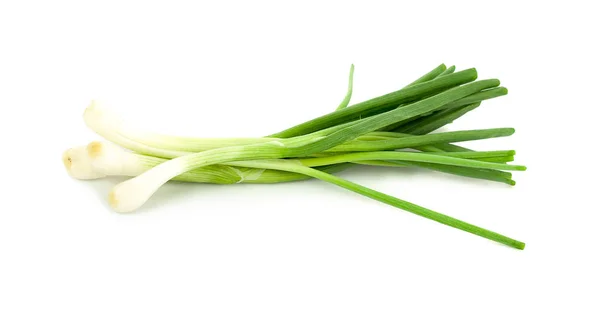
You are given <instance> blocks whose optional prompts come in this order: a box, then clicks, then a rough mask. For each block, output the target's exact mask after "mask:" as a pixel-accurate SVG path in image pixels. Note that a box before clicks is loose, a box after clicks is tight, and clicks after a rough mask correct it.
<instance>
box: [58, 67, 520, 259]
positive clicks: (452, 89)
mask: <svg viewBox="0 0 600 315" xmlns="http://www.w3.org/2000/svg"><path fill="white" fill-rule="evenodd" d="M353 76H354V65H352V66H351V67H350V73H349V76H348V89H347V92H346V95H345V97H344V99H343V100H342V102H341V103H340V104H339V105H338V107H337V110H336V111H334V112H332V113H329V114H326V115H323V116H321V117H318V118H315V119H312V120H310V121H307V122H304V123H302V124H299V125H296V126H294V127H291V128H288V129H286V130H284V131H281V132H278V133H275V134H273V135H271V136H268V137H257V138H191V137H176V136H170V135H163V134H155V133H150V132H145V131H141V130H136V129H134V128H131V127H130V126H129V125H127V124H125V123H124V122H123V121H122V120H121V119H120V118H119V117H118V116H117V115H115V114H114V113H112V112H110V111H109V110H107V109H106V108H104V107H102V106H100V105H98V104H95V103H92V105H90V106H89V107H88V108H87V109H86V111H85V113H84V120H85V122H86V124H87V125H88V126H89V127H90V128H91V129H93V130H94V131H96V132H97V133H98V134H100V135H101V136H103V137H104V138H106V139H107V140H109V141H111V142H113V143H115V144H116V145H112V144H109V143H99V142H94V143H91V144H90V145H88V146H87V147H76V148H73V149H70V150H68V151H66V152H65V154H64V155H63V162H64V164H65V167H66V168H67V171H68V172H69V174H70V175H71V176H73V177H75V178H80V179H94V178H101V177H105V176H132V177H133V178H131V179H129V180H126V181H124V182H122V183H120V184H118V185H117V186H115V187H114V189H113V190H112V191H111V192H110V194H109V202H110V204H111V206H112V207H113V208H114V209H115V210H116V211H118V212H131V211H134V210H136V209H137V208H139V207H140V206H141V205H143V204H144V202H145V201H146V200H147V199H148V198H150V197H151V196H152V194H153V193H154V192H155V191H156V190H157V189H159V188H160V187H161V186H162V185H163V184H164V183H166V182H167V181H169V180H179V181H187V182H201V183H214V184H234V183H278V182H286V181H296V180H304V179H307V178H311V177H312V178H317V179H320V180H323V181H326V182H329V183H332V184H335V185H337V186H340V187H343V188H346V189H348V190H351V191H354V192H356V193H359V194H361V195H364V196H367V197H370V198H372V199H375V200H378V201H381V202H384V203H387V204H389V205H392V206H394V207H397V208H401V209H404V210H407V211H409V212H412V213H415V214H418V215H420V216H423V217H426V218H429V219H431V220H434V221H437V222H440V223H443V224H445V225H448V226H452V227H455V228H457V229H461V230H464V231H467V232H470V233H473V234H476V235H479V236H482V237H484V238H487V239H490V240H494V241H497V242H500V243H503V244H506V245H509V246H512V247H514V248H518V249H523V248H524V246H525V245H524V243H522V242H519V241H516V240H514V239H511V238H508V237H506V236H503V235H500V234H498V233H495V232H491V231H489V230H486V229H483V228H480V227H477V226H474V225H471V224H468V223H466V222H463V221H460V220H458V219H454V218H452V217H449V216H446V215H443V214H440V213H437V212H434V211H432V210H429V209H426V208H423V207H420V206H417V205H415V204H412V203H409V202H407V201H403V200H401V199H398V198H395V197H392V196H388V195H386V194H383V193H380V192H377V191H375V190H372V189H369V188H366V187H363V186H361V185H358V184H355V183H352V182H349V181H347V180H344V179H341V178H339V177H337V176H335V175H333V173H335V172H339V171H342V170H344V169H347V168H349V167H352V165H355V164H366V165H374V166H380V167H393V168H395V167H419V168H425V169H430V170H435V171H439V172H444V173H448V174H454V175H459V176H465V177H471V178H477V179H483V180H490V181H495V182H500V183H505V184H508V185H514V184H515V182H514V181H513V180H512V174H511V173H510V172H508V171H524V170H525V169H526V168H525V166H521V165H512V164H507V163H508V162H512V161H513V160H514V154H515V152H514V151H512V150H504V151H473V150H470V149H467V148H464V147H461V146H457V145H455V144H454V143H457V142H462V141H472V140H483V139H490V138H496V137H506V136H510V135H512V134H513V133H514V129H512V128H495V129H480V130H463V131H451V132H442V133H434V134H431V133H430V132H432V131H434V130H436V129H439V128H440V127H443V126H445V125H447V124H449V123H452V122H453V121H454V120H456V119H458V118H459V117H461V116H463V115H465V114H467V113H469V112H471V111H473V110H474V109H475V108H477V107H478V106H479V105H480V104H481V102H482V101H485V100H487V99H491V98H495V97H498V96H502V95H504V94H506V93H507V90H506V88H503V87H499V85H500V81H498V80H496V79H489V80H479V81H476V79H477V72H476V70H475V69H467V70H463V71H459V72H455V67H454V66H452V67H449V68H446V66H445V65H443V64H442V65H440V66H438V67H436V68H435V69H433V70H432V71H430V72H428V73H426V74H425V75H423V76H421V77H420V78H419V79H417V80H415V81H413V82H412V83H410V84H409V85H407V86H406V87H404V88H402V89H400V90H398V91H395V92H392V93H389V94H386V95H383V96H380V97H377V98H374V99H371V100H368V101H365V102H361V103H359V104H355V105H353V106H348V105H349V103H350V99H351V97H352V91H353ZM119 146H120V147H123V148H126V149H129V150H131V151H133V152H128V151H125V150H123V149H122V148H120V147H119ZM407 150H408V151H407ZM411 150H412V151H411ZM414 150H417V152H415V151H414Z"/></svg>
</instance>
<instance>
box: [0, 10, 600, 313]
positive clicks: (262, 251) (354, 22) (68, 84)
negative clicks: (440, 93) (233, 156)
mask: <svg viewBox="0 0 600 315" xmlns="http://www.w3.org/2000/svg"><path fill="white" fill-rule="evenodd" d="M592 4H593V2H592V1H588V2H583V1H560V2H559V1H556V2H554V1H550V2H548V1H539V2H537V1H518V2H517V1H515V2H513V1H508V2H507V1H502V2H498V1H495V2H483V1H473V2H461V1H439V2H421V1H409V2H398V1H394V2H391V3H389V4H383V3H376V2H373V1H368V2H367V1H365V2H364V3H362V4H353V3H347V2H339V3H333V2H332V3H325V2H321V1H319V2H316V3H311V4H309V3H308V2H302V3H297V4H294V5H292V4H282V3H277V2H274V3H263V2H260V1H248V2H246V3H242V2H240V3H237V2H222V3H221V4H219V5H215V4H208V3H200V2H196V1H189V2H180V1H163V2H156V1H139V2H133V1H115V2H109V1H97V2H89V1H72V2H65V1H39V2H32V1H3V2H1V4H0V106H2V115H0V128H1V129H2V145H3V149H2V158H1V159H2V162H3V163H2V175H3V179H4V181H3V185H2V197H3V198H2V199H3V200H2V210H0V256H1V257H0V313H2V314H50V313H56V314H398V313H404V314H541V313H548V312H551V311H552V312H557V313H562V314H565V313H573V314H575V313H576V314H598V313H599V312H600V306H599V304H598V300H597V297H598V293H599V291H600V290H599V287H598V281H599V280H600V278H599V272H598V267H599V263H600V260H599V259H598V258H597V252H598V240H600V232H598V230H599V228H598V220H599V219H600V216H599V215H598V211H600V207H598V205H597V198H596V197H597V191H598V184H597V177H598V175H600V174H599V172H598V157H597V155H595V154H596V153H597V151H598V150H597V147H595V145H596V144H597V143H598V140H597V137H596V136H597V127H596V126H595V125H596V121H597V115H595V114H594V113H595V112H597V109H598V106H600V104H599V102H598V97H597V95H598V93H597V89H598V73H599V70H600V69H599V66H598V64H599V62H598V56H599V55H600V51H599V50H598V48H597V38H598V34H597V30H598V29H600V25H599V24H600V23H598V18H597V16H596V13H597V10H594V8H593V5H592ZM441 62H445V63H446V64H447V65H448V66H450V65H452V64H456V65H457V66H458V67H459V68H460V69H465V68H469V67H477V69H478V71H479V74H480V78H494V77H496V78H500V79H501V80H502V82H503V85H504V86H506V87H508V88H509V91H510V93H509V95H508V96H506V97H503V98H501V99H495V100H491V101H488V102H485V103H484V104H483V105H482V106H481V107H480V108H478V109H477V110H476V111H474V112H472V113H470V114H468V115H467V116H465V117H464V118H462V119H460V120H459V121H457V122H455V123H454V124H452V125H451V126H449V127H448V128H447V130H461V129H475V128H491V127H515V128H516V129H517V133H516V134H515V135H514V136H512V137H509V138H503V139H496V140H488V141H485V142H480V143H469V144H468V146H470V147H472V148H478V149H516V150H517V152H518V154H517V162H518V163H520V164H525V165H527V166H529V170H528V171H527V172H525V173H519V174H515V178H516V180H517V182H518V183H517V186H515V187H508V186H503V185H501V184H496V183H488V182H482V181H477V180H470V179H463V178H457V177H453V176H450V175H444V174H438V173H433V172H429V171H417V170H401V169H399V170H396V169H394V170H390V169H379V168H365V167H358V168H355V169H352V170H349V171H346V172H344V173H343V174H342V176H343V177H344V178H347V179H350V180H353V181H356V182H358V183H361V184H363V185H366V186H368V187H372V188H375V189H378V190H381V191H383V192H386V193H389V194H391V195H394V196H397V197H400V198H403V199H406V200H409V201H412V202H415V203H417V204H421V205H423V206H426V207H429V208H431V209H435V210H438V211H441V212H443V213H446V214H449V215H452V216H455V217H457V218H460V219H463V220H466V221H468V222H471V223H474V224H478V225H480V226H483V227H486V228H489V229H492V230H495V231H498V232H501V233H503V234H506V235H508V236H511V237H514V238H517V239H519V240H523V241H525V242H526V243H527V248H526V249H525V250H524V251H518V250H514V249H511V248H509V247H506V246H502V245H498V244H495V243H493V242H491V241H487V240H485V239H481V238H478V237H476V236H473V235H470V234H467V233H464V232H461V231H458V230H455V229H452V228H448V227H445V226H442V225H440V224H437V223H435V222H431V221H428V220H426V219H423V218H420V217H417V216H415V215H412V214H410V213H407V212H403V211H399V210H396V209H394V208H391V207H389V206H386V205H383V204H379V203H377V202H375V201H372V200H369V199H366V198H364V197H362V196H358V195H355V194H353V193H350V192H347V191H344V190H342V189H340V188H338V187H335V186H331V185H329V184H326V183H322V182H318V181H314V180H313V181H307V182H300V183H290V184H280V185H268V186H252V185H232V186H211V185H193V184H177V183H175V184H168V185H166V186H165V187H163V188H162V189H161V190H160V191H159V192H158V193H157V194H156V195H155V196H154V197H153V198H152V199H151V201H150V202H149V203H148V204H147V205H146V206H145V207H144V208H143V209H142V210H141V211H139V212H138V213H135V214H132V215H119V214H116V213H114V212H112V211H111V210H110V209H109V207H108V205H107V203H106V201H105V200H106V198H105V197H106V195H107V193H108V191H109V190H110V188H111V187H112V186H113V185H115V184H116V183H118V182H120V181H121V180H123V179H121V178H111V179H107V180H98V181H89V182H82V181H77V180H73V179H71V178H70V177H68V175H67V174H66V172H65V171H64V168H63V166H62V163H61V154H62V152H63V151H64V150H65V149H67V148H69V147H70V146H74V145H82V144H86V143H87V142H89V141H91V140H96V139H98V136H96V135H95V134H93V133H92V132H91V131H89V130H87V129H86V127H85V125H84V124H83V121H82V119H81V114H82V112H83V110H84V108H85V107H86V106H87V104H88V103H89V101H90V100H91V99H94V98H95V99H100V100H103V101H104V102H105V103H107V104H109V105H111V106H112V107H114V108H116V109H117V110H118V111H119V113H121V114H122V115H124V116H125V117H127V118H128V119H130V121H134V122H135V123H138V124H142V125H144V126H147V127H149V128H151V129H153V130H155V131H160V132H166V133H173V134H185V135H196V136H206V137H209V136H223V137H225V136H263V135H266V134H269V133H273V132H276V131H279V130H281V129H284V128H286V127H289V126H292V125H295V124H297V123H299V122H303V121H305V120H308V119H310V118H313V117H316V116H320V115H322V114H325V113H327V112H329V111H332V110H333V109H334V108H335V107H336V106H337V104H338V103H339V102H340V100H341V99H342V97H343V95H344V93H345V89H346V84H347V82H346V80H347V72H348V68H349V65H350V64H351V63H354V64H355V65H356V72H355V89H354V90H355V93H354V97H353V102H352V103H356V102H359V101H362V100H366V99H369V98H372V97H375V96H378V95H381V94H385V93H388V92H391V91H393V90H396V89H398V88H400V87H402V86H403V85H405V84H407V83H408V82H410V81H412V80H414V79H416V78H417V77H419V76H420V75H422V74H423V73H425V72H427V71H429V70H430V69H432V68H433V67H435V66H437V65H438V64H439V63H441ZM594 299H596V300H595V301H594Z"/></svg>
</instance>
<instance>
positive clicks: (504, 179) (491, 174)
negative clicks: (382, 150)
mask: <svg viewBox="0 0 600 315" xmlns="http://www.w3.org/2000/svg"><path fill="white" fill-rule="evenodd" d="M352 163H355V164H365V165H373V166H385V167H418V168H425V169H429V170H433V171H437V172H442V173H447V174H452V175H458V176H463V177H470V178H475V179H483V180H489V181H494V182H499V183H504V184H508V185H511V186H514V185H515V181H514V180H512V179H511V178H512V174H511V173H510V172H504V171H498V170H487V169H481V168H470V167H462V166H453V165H443V164H434V163H424V162H408V161H357V162H352Z"/></svg>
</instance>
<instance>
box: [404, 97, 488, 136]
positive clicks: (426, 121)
mask: <svg viewBox="0 0 600 315" xmlns="http://www.w3.org/2000/svg"><path fill="white" fill-rule="evenodd" d="M480 104H481V103H474V104H470V105H465V106H463V107H459V108H455V109H446V110H442V111H439V112H437V113H434V114H432V115H429V116H426V117H422V118H420V119H417V120H414V121H412V122H411V123H410V124H407V125H404V126H402V127H401V128H398V129H396V130H395V131H397V132H405V133H410V134H414V135H424V134H428V133H430V132H432V131H435V130H437V129H439V128H441V127H443V126H446V125H448V124H451V123H452V122H454V121H455V120H457V119H458V118H460V117H462V116H463V115H465V114H466V113H468V112H470V111H472V110H474V109H475V108H477V107H479V105H480Z"/></svg>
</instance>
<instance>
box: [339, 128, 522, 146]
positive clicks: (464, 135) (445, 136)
mask: <svg viewBox="0 0 600 315" xmlns="http://www.w3.org/2000/svg"><path fill="white" fill-rule="evenodd" d="M514 131H515V130H514V129H513V128H496V129H483V130H463V131H450V132H441V133H433V134H427V135H422V136H407V137H404V138H396V139H388V140H377V141H360V140H354V141H349V142H346V143H343V144H340V145H338V146H336V147H333V148H331V149H329V150H328V151H329V152H351V151H355V152H356V151H383V150H395V149H402V148H414V147H419V146H424V145H430V144H437V143H449V142H461V141H473V140H481V139H489V138H497V137H507V136H510V135H512V134H513V133H514Z"/></svg>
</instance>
